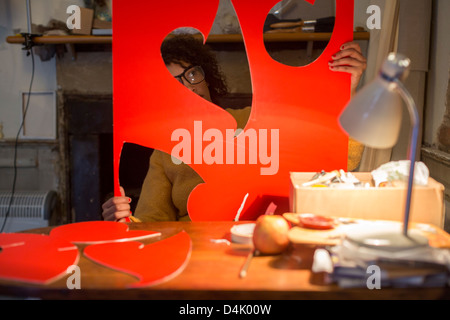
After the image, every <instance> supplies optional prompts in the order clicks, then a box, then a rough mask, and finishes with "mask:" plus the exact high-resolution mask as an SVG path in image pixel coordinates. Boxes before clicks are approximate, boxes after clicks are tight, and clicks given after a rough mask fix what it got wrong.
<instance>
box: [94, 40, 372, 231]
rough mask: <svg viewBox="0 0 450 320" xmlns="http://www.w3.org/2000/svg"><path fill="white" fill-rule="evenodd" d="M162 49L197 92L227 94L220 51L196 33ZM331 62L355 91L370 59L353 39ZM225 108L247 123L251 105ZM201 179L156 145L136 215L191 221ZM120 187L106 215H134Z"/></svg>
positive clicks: (240, 124) (169, 65)
mask: <svg viewBox="0 0 450 320" xmlns="http://www.w3.org/2000/svg"><path fill="white" fill-rule="evenodd" d="M161 53H162V56H163V60H164V63H165V64H166V66H167V69H168V70H169V72H170V73H171V74H172V76H174V77H175V78H176V79H178V81H180V82H181V83H182V84H183V85H184V86H186V87H187V88H188V89H189V90H191V91H192V92H194V93H196V94H198V95H200V96H201V97H203V98H204V99H206V100H208V101H211V102H213V103H216V104H218V101H219V99H220V97H221V96H224V95H225V94H226V93H227V86H226V83H225V79H224V77H223V75H222V74H221V72H220V69H219V67H218V64H217V61H216V59H215V56H214V54H213V53H212V52H211V51H210V50H209V49H208V48H207V47H206V46H204V45H203V44H202V42H201V41H198V40H196V39H195V38H193V37H192V36H174V37H171V38H170V39H168V40H166V41H164V43H163V45H162V46H161ZM329 67H330V70H333V71H337V72H348V73H350V74H351V75H352V76H351V89H352V93H354V92H355V90H356V87H357V85H358V83H359V80H360V78H361V75H362V73H363V72H364V70H365V68H366V60H365V58H364V57H363V56H362V54H361V49H360V47H359V45H358V44H357V43H353V42H350V43H346V44H344V45H343V46H342V47H341V51H339V52H338V53H336V54H335V55H334V56H333V61H332V62H330V63H329ZM226 110H227V111H228V112H230V113H231V115H232V116H233V117H234V118H235V119H236V122H237V128H244V127H245V124H246V122H247V119H248V117H249V115H250V107H247V108H244V109H238V110H232V109H226ZM352 143H353V142H352ZM357 147H359V148H361V146H358V145H357ZM350 148H351V149H353V148H352V147H350ZM357 153H358V152H357ZM202 182H203V180H202V179H201V178H200V176H199V175H198V174H197V173H196V172H195V171H194V170H193V169H192V168H191V167H189V166H188V165H186V164H184V163H182V164H180V165H176V164H174V163H173V162H172V159H171V156H170V155H169V154H166V153H164V152H161V151H158V150H155V151H154V152H153V153H152V156H151V157H150V166H149V170H148V173H147V176H146V178H145V180H144V183H143V185H142V190H141V195H140V197H139V201H138V204H137V206H136V211H135V213H134V215H135V216H136V217H137V218H139V219H140V220H141V221H174V220H181V221H182V220H190V219H189V215H188V212H187V200H188V197H189V194H190V192H191V191H192V190H193V189H194V188H195V187H196V186H197V185H198V184H199V183H202ZM120 189H121V196H117V197H113V198H110V199H109V200H108V201H106V202H105V203H104V204H103V206H102V209H103V212H102V216H103V218H104V219H105V220H111V221H114V220H115V221H120V222H125V221H127V219H126V218H127V217H129V216H130V215H131V212H130V201H131V199H130V198H128V197H126V196H125V191H124V190H123V188H120Z"/></svg>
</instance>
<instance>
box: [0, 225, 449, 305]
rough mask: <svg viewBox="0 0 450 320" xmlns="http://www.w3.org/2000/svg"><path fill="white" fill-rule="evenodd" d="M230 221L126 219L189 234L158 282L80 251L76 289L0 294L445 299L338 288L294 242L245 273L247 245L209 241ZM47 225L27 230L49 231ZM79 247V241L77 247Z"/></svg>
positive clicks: (3, 285) (4, 287) (221, 235)
mask: <svg viewBox="0 0 450 320" xmlns="http://www.w3.org/2000/svg"><path fill="white" fill-rule="evenodd" d="M234 224H235V223H234V222H158V223H131V224H130V229H132V230H152V231H160V232H161V233H162V235H161V236H160V237H159V238H156V239H148V240H145V241H143V242H144V243H145V244H147V243H150V242H153V241H159V240H162V239H164V238H167V237H169V236H172V235H175V234H176V233H178V232H180V231H182V230H185V231H186V232H187V233H188V234H189V236H190V237H191V239H192V253H191V257H190V259H189V262H188V264H187V266H186V267H185V269H184V270H183V272H182V273H180V274H179V275H177V276H176V277H175V278H173V279H171V280H169V281H166V282H163V283H161V284H158V285H155V286H151V287H146V288H139V289H128V288H126V286H127V285H128V284H131V283H133V282H136V279H135V278H133V277H132V276H130V275H127V274H124V273H121V272H118V271H114V270H112V269H109V268H106V267H103V266H101V265H99V264H96V263H94V262H93V261H91V260H89V259H88V258H86V257H85V256H83V255H82V254H81V255H80V260H79V263H78V266H79V267H80V270H81V289H71V290H70V289H67V285H66V281H67V278H68V277H69V275H67V276H64V277H63V278H61V279H59V280H57V281H55V282H53V283H51V284H48V285H24V284H18V283H13V282H6V281H1V282H0V296H8V297H12V296H14V297H38V298H42V299H169V300H171V299H177V300H178V299H180V300H181V299H183V300H184V299H189V300H196V299H214V300H216V299H217V300H219V299H220V300H236V299H251V300H255V299H256V300H265V299H274V300H278V299H283V300H293V299H295V300H297V299H448V298H449V297H450V292H449V289H448V288H420V289H410V288H409V289H393V288H381V289H380V290H376V289H374V290H370V289H367V288H359V289H343V288H340V287H338V286H337V285H329V284H326V283H325V281H324V279H325V277H324V275H323V274H314V273H312V272H311V266H312V256H313V253H314V250H315V247H314V246H307V245H295V246H292V247H290V248H289V250H288V251H287V252H285V253H284V254H282V255H277V256H257V257H254V258H253V260H252V261H251V264H250V267H249V269H248V275H247V277H245V278H240V277H239V271H240V269H241V267H242V266H243V264H244V263H245V260H246V258H247V255H248V253H249V252H250V250H251V247H249V246H248V245H242V244H234V243H230V244H228V243H226V242H214V241H211V240H215V239H227V240H230V228H231V227H232V226H233V225H234ZM50 230H51V228H43V229H35V230H31V231H29V232H32V233H44V234H48V233H49V231H50ZM83 249H84V248H83V247H82V246H79V250H80V251H81V252H82V251H83Z"/></svg>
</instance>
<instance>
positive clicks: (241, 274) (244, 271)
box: [239, 249, 257, 278]
mask: <svg viewBox="0 0 450 320" xmlns="http://www.w3.org/2000/svg"><path fill="white" fill-rule="evenodd" d="M255 255H257V251H256V250H255V249H252V251H250V253H249V254H248V256H247V260H245V263H244V265H243V266H242V269H241V272H239V277H241V278H245V277H246V276H247V270H248V267H249V266H250V262H251V261H252V258H253V257H254V256H255Z"/></svg>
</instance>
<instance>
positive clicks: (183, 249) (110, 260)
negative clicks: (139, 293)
mask: <svg viewBox="0 0 450 320" xmlns="http://www.w3.org/2000/svg"><path fill="white" fill-rule="evenodd" d="M191 250H192V242H191V238H190V237H189V235H188V234H187V233H186V232H185V231H181V232H179V233H177V234H176V235H174V236H171V237H169V238H167V239H164V240H161V241H158V242H155V243H151V244H147V245H144V244H142V243H140V242H136V241H130V242H121V243H117V242H116V243H104V244H96V245H92V246H88V247H86V248H85V249H84V251H83V254H84V255H85V256H86V257H88V258H89V259H91V260H93V261H95V262H97V263H99V264H102V265H104V266H107V267H109V268H111V269H114V270H118V271H121V272H124V273H127V274H131V275H133V276H135V277H137V278H138V279H139V282H137V283H133V284H131V285H130V286H129V287H131V288H139V287H146V286H151V285H156V284H158V283H161V282H164V281H167V280H169V279H171V278H173V277H175V276H177V275H178V274H179V273H181V272H182V271H183V269H184V267H185V266H186V265H187V263H188V261H189V257H190V255H191Z"/></svg>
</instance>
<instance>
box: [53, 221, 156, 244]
mask: <svg viewBox="0 0 450 320" xmlns="http://www.w3.org/2000/svg"><path fill="white" fill-rule="evenodd" d="M160 235H161V233H160V232H156V231H147V230H129V227H128V225H126V224H124V223H117V222H114V221H85V222H77V223H69V224H65V225H62V226H58V227H55V228H53V229H52V230H51V231H50V236H51V237H54V238H60V239H64V240H66V241H70V242H72V243H76V244H99V243H107V242H125V241H135V240H142V239H146V238H151V237H158V236H160Z"/></svg>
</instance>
